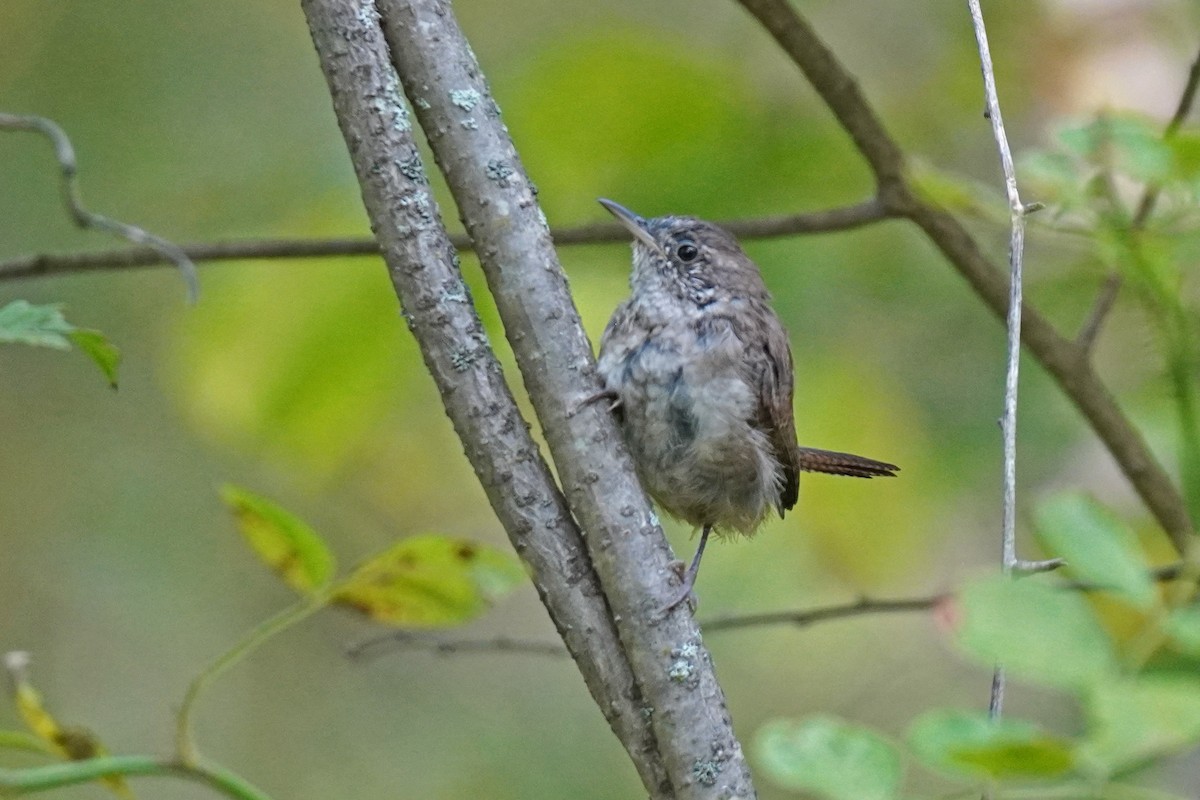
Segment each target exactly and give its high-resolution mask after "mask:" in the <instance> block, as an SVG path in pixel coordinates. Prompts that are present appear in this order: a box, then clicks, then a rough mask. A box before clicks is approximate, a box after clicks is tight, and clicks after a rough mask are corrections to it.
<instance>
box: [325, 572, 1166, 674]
mask: <svg viewBox="0 0 1200 800" xmlns="http://www.w3.org/2000/svg"><path fill="white" fill-rule="evenodd" d="M1025 563H1031V562H1025ZM1036 563H1041V564H1049V563H1054V564H1055V566H1062V561H1061V559H1054V560H1053V562H1036ZM1042 571H1043V572H1044V571H1046V570H1044V569H1043V570H1042ZM1182 571H1183V564H1182V563H1176V564H1168V565H1166V566H1162V567H1156V568H1155V569H1153V570H1151V571H1150V578H1151V579H1152V580H1154V581H1156V582H1159V583H1165V582H1167V581H1172V580H1175V579H1176V578H1178V577H1179V576H1180V574H1181V573H1182ZM1055 588H1057V589H1061V590H1063V591H1069V592H1107V591H1114V590H1113V588H1112V587H1111V586H1103V585H1101V584H1098V583H1092V582H1090V581H1079V580H1072V581H1063V582H1062V583H1060V584H1057V585H1056V586H1055ZM953 596H954V594H953V593H952V592H945V593H941V594H930V595H919V596H916V597H895V598H890V599H886V600H881V599H877V598H873V597H860V598H858V599H857V600H852V601H850V602H848V603H833V604H831V605H827V606H817V607H815V608H804V609H800V610H797V611H763V612H758V613H753V614H729V615H724V616H719V617H709V618H707V619H704V620H701V622H700V627H701V629H702V630H704V631H705V632H706V633H720V632H724V631H735V630H743V629H746V628H761V627H765V626H770V625H791V626H793V627H797V628H807V627H810V626H812V625H817V624H820V623H822V622H833V621H836V620H844V619H850V618H852V617H865V616H870V615H873V614H903V613H911V612H916V611H929V610H931V609H933V608H936V607H937V606H938V605H939V604H940V603H943V602H947V601H949V600H950V599H951V598H952V597H953ZM385 649H395V650H404V651H413V650H416V651H428V652H432V653H435V654H437V655H461V654H466V653H512V654H520V655H534V656H565V655H567V651H566V649H565V648H564V647H563V646H562V645H561V644H559V643H556V642H548V641H545V640H541V639H521V638H517V637H512V636H497V637H494V638H481V639H467V638H447V637H443V636H440V635H438V634H427V633H414V632H412V631H400V632H397V633H389V634H386V635H384V636H376V637H373V638H370V639H364V640H363V641H361V642H357V643H355V644H353V645H350V646H349V647H347V648H346V655H347V656H348V657H349V658H352V659H355V660H366V659H367V658H370V657H373V656H375V655H376V653H377V652H378V651H382V650H385Z"/></svg>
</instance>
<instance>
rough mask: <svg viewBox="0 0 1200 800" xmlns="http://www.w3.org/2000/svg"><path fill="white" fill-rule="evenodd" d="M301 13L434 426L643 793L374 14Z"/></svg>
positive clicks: (611, 654) (614, 679) (575, 537)
mask: <svg viewBox="0 0 1200 800" xmlns="http://www.w3.org/2000/svg"><path fill="white" fill-rule="evenodd" d="M302 5H303V8H304V12H305V14H306V15H307V17H308V22H309V28H310V30H311V32H312V37H313V42H314V44H315V45H316V49H317V53H318V55H319V56H320V59H321V67H322V70H323V71H324V73H325V77H326V80H327V82H328V84H329V88H330V92H331V94H332V96H333V106H334V110H335V112H336V114H337V118H338V123H339V125H340V127H341V129H342V134H343V137H344V138H345V140H346V145H347V147H348V148H349V150H350V156H351V160H352V161H353V163H354V168H355V172H356V173H357V175H358V179H359V185H360V188H361V190H362V196H363V204H364V205H365V206H366V209H367V213H368V215H369V216H370V218H371V222H372V226H373V228H374V229H375V232H376V236H377V237H378V239H379V245H380V247H381V249H382V251H383V255H384V259H385V261H386V262H387V266H388V271H389V273H390V275H391V278H392V283H393V285H394V286H395V289H396V293H397V295H398V296H399V297H400V300H401V302H402V304H403V306H404V309H405V315H406V318H407V320H408V323H409V327H410V328H411V330H412V332H413V334H414V335H415V336H416V338H417V341H418V343H419V344H420V347H421V353H422V356H423V358H424V359H425V364H426V366H427V367H428V369H429V371H430V373H431V374H432V375H433V378H434V381H435V382H436V383H437V386H438V390H439V392H440V393H441V397H442V402H443V403H444V405H445V407H446V412H447V414H448V415H449V417H450V419H451V422H452V423H453V424H454V428H455V431H456V432H457V433H458V435H459V437H460V438H461V439H462V442H463V446H464V449H465V451H466V454H467V457H468V458H469V459H470V461H471V465H472V466H473V467H474V469H475V473H476V475H477V476H478V477H479V480H480V482H481V483H482V485H483V488H484V490H485V492H486V493H487V496H488V499H489V501H490V502H491V504H492V507H493V508H494V509H495V511H496V514H497V516H498V517H499V518H500V521H501V523H502V524H503V525H504V528H505V530H506V531H507V532H508V535H509V537H510V539H511V540H512V542H513V545H514V547H515V548H516V549H517V552H518V553H520V555H521V557H522V558H523V559H524V560H525V562H526V564H528V565H529V567H530V569H531V571H532V573H533V581H534V585H535V586H536V587H537V590H538V593H539V594H540V595H541V597H542V600H543V602H544V603H545V605H546V608H547V609H548V610H549V612H550V616H551V618H552V619H553V620H554V623H555V625H556V626H557V628H558V631H559V633H560V634H561V635H562V637H563V640H564V642H565V643H566V646H567V648H568V649H569V650H570V652H571V653H572V655H573V656H574V658H575V660H576V663H577V664H578V665H579V668H580V671H581V672H582V673H583V677H584V680H585V681H586V682H587V685H588V688H589V690H590V691H591V692H592V696H593V697H594V698H595V700H596V702H597V704H598V705H599V706H600V708H601V710H602V711H603V713H604V715H605V716H606V717H607V719H608V721H609V724H610V725H611V726H612V728H613V730H614V732H615V733H616V734H617V736H618V737H619V738H620V739H621V741H622V742H623V743H624V744H625V747H626V749H627V750H628V751H629V753H630V756H631V758H632V759H633V760H634V762H635V765H636V766H637V769H638V771H639V773H640V774H641V776H642V779H643V781H644V782H646V783H647V785H649V786H656V785H659V784H662V783H663V782H664V781H665V775H664V772H663V768H662V764H661V761H660V759H659V758H658V755H657V751H656V748H655V746H654V741H653V735H652V730H651V728H650V726H649V725H648V723H647V720H646V718H645V715H644V713H643V701H642V699H641V697H640V693H639V690H638V687H637V684H636V683H635V681H634V679H633V673H632V671H631V668H630V665H629V662H628V660H627V659H626V656H625V653H624V650H623V648H622V646H621V643H620V641H619V639H618V637H617V632H616V629H615V627H614V625H613V622H612V616H611V614H610V613H609V611H608V608H607V606H606V604H605V600H604V595H603V593H602V591H601V589H600V586H599V584H598V582H597V580H596V575H595V573H594V572H593V570H592V568H591V565H590V563H589V560H588V556H587V551H586V549H585V547H584V544H583V541H582V538H581V536H580V531H579V529H578V527H577V526H576V525H575V522H574V520H573V519H572V517H571V513H570V510H569V509H568V507H567V504H566V501H565V500H564V498H563V496H562V494H561V493H560V492H559V491H558V489H557V487H556V485H555V483H554V481H553V478H552V475H551V472H550V469H549V467H548V466H547V464H546V463H545V462H544V461H543V459H542V457H541V455H540V453H539V452H538V448H537V446H536V445H535V444H534V442H533V440H532V439H531V437H530V435H529V431H528V429H527V426H526V424H525V421H524V420H523V419H522V417H521V415H520V413H519V411H518V409H517V405H516V403H515V401H514V399H513V397H512V394H511V392H510V391H509V388H508V386H507V384H506V383H505V382H504V378H503V375H502V373H501V369H500V366H499V364H498V363H497V361H496V357H495V355H494V353H493V352H492V349H491V346H490V344H489V343H488V340H487V337H486V335H485V333H484V330H483V326H482V324H481V323H480V320H479V317H478V316H477V314H476V312H475V307H474V305H473V303H472V300H471V297H470V294H469V292H468V290H467V286H466V284H465V283H464V282H463V279H462V276H461V274H460V273H459V270H458V259H457V256H456V254H455V250H454V247H453V245H452V244H451V242H450V240H449V238H448V237H447V234H446V231H445V228H444V226H443V224H442V221H441V218H440V215H439V211H438V208H437V205H436V203H435V202H434V200H433V197H432V194H431V192H430V190H429V186H428V181H427V180H426V177H425V173H424V169H423V166H422V164H421V159H420V156H419V153H418V150H417V147H416V144H415V142H414V140H413V135H412V130H411V127H410V121H409V118H408V114H407V111H406V109H405V107H404V101H403V98H402V96H401V94H400V86H399V83H398V81H397V78H396V74H395V71H394V69H393V67H392V64H391V62H390V59H389V57H388V52H387V46H386V43H385V42H384V39H383V34H382V32H381V31H380V29H379V21H378V16H377V14H376V11H375V7H374V6H373V5H372V3H371V0H304V2H303V3H302ZM653 793H654V796H655V797H670V795H669V793H665V792H657V791H655V792H653Z"/></svg>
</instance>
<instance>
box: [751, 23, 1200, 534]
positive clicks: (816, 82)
mask: <svg viewBox="0 0 1200 800" xmlns="http://www.w3.org/2000/svg"><path fill="white" fill-rule="evenodd" d="M739 2H740V3H741V5H742V6H743V7H745V8H746V10H747V11H749V12H750V13H751V14H752V15H754V17H755V18H756V19H758V21H759V22H760V23H762V25H763V27H765V28H766V29H767V31H768V32H769V33H770V34H771V35H772V36H773V37H774V38H775V40H776V42H777V43H778V44H779V45H780V47H782V48H783V50H784V51H785V52H786V53H787V55H788V56H789V57H790V58H791V59H792V61H793V62H795V64H796V65H797V66H798V67H799V68H800V70H801V71H802V72H803V73H804V75H805V76H806V77H807V78H808V80H809V82H810V83H811V84H812V85H813V88H814V89H816V91H817V93H818V94H819V95H820V96H821V99H822V100H824V101H825V103H826V104H827V105H828V106H829V108H830V109H831V110H832V111H833V113H834V115H835V116H836V117H837V119H838V122H839V123H841V125H842V127H843V128H844V129H845V130H846V132H847V133H848V134H850V137H851V138H852V139H853V140H854V144H855V146H856V147H858V149H859V152H860V153H861V154H862V155H863V157H864V158H865V159H866V160H867V162H868V163H869V164H870V165H871V168H872V170H873V171H874V172H875V177H876V180H877V181H878V183H879V197H880V200H881V201H882V202H883V203H884V204H885V205H886V206H887V207H888V209H889V210H890V211H891V212H892V213H894V214H897V215H899V216H904V217H907V218H908V219H910V220H912V221H913V222H914V223H916V225H917V226H918V227H919V228H920V229H921V230H922V231H924V232H925V235H926V236H927V237H929V240H930V241H931V242H932V243H933V244H934V246H936V247H937V248H938V249H939V250H940V251H941V252H942V255H944V256H945V257H946V259H947V260H948V261H949V262H950V264H951V266H953V267H954V268H955V270H957V271H958V273H959V274H960V275H962V277H963V278H965V279H966V281H967V283H968V284H970V286H971V288H972V289H973V290H974V291H975V293H976V294H977V295H978V296H979V298H980V299H981V300H983V302H984V303H985V304H986V305H987V306H988V308H990V309H991V310H992V312H993V313H994V314H996V316H998V317H999V318H1000V319H1004V318H1005V317H1006V316H1007V313H1008V304H1009V303H1008V300H1009V298H1008V281H1007V280H1006V278H1005V275H1004V274H1003V273H1002V272H1001V271H1000V270H999V269H997V268H996V266H995V265H994V264H992V262H991V261H990V260H989V259H988V258H987V256H985V255H984V254H983V253H982V251H981V250H980V249H979V245H978V244H977V243H976V242H975V240H974V239H973V238H972V237H971V235H970V234H969V233H968V232H967V230H966V229H965V228H964V227H963V226H962V224H961V223H960V222H959V221H958V220H957V219H956V218H955V217H954V216H953V215H951V214H949V213H948V212H946V211H945V210H943V209H941V208H939V207H937V206H935V205H933V204H931V203H929V202H928V201H926V200H924V199H921V198H919V197H917V195H916V193H915V192H914V191H913V190H912V188H911V187H910V186H909V185H908V183H907V180H906V178H905V176H904V168H903V156H902V154H901V151H900V149H899V147H898V146H897V145H896V143H895V141H894V140H893V139H892V138H891V135H890V134H888V132H887V130H886V129H885V128H884V127H883V124H882V123H881V122H880V121H879V118H878V117H877V116H876V115H875V113H874V111H873V110H872V109H871V107H870V106H869V105H868V104H867V102H866V100H865V99H864V97H863V95H862V92H861V91H860V90H859V89H858V86H857V84H856V83H855V82H854V79H853V78H852V77H851V75H850V74H849V72H847V71H846V69H845V67H843V66H842V64H841V63H840V62H839V61H838V60H837V58H836V57H835V56H834V54H833V53H832V52H831V51H830V50H829V49H828V48H827V47H825V45H824V43H823V42H821V40H820V39H819V38H818V37H817V35H816V33H815V32H814V31H813V30H812V28H810V27H809V25H808V23H807V22H805V21H804V20H803V19H802V18H801V17H800V16H799V15H798V14H797V13H796V11H795V9H794V8H793V7H792V6H791V5H789V4H788V3H787V2H786V0H739ZM1022 320H1023V323H1022V330H1021V338H1022V341H1023V342H1024V344H1025V347H1026V348H1028V350H1029V352H1030V353H1031V354H1032V355H1033V356H1034V358H1036V359H1037V361H1038V362H1039V363H1040V364H1041V365H1042V366H1043V367H1044V368H1045V369H1046V371H1047V372H1049V373H1050V375H1051V377H1053V378H1054V380H1055V381H1056V382H1057V383H1058V384H1059V386H1060V387H1061V388H1062V390H1063V391H1064V392H1065V393H1066V394H1067V396H1068V397H1070V398H1071V401H1072V402H1073V403H1074V404H1075V407H1076V408H1078V409H1079V411H1080V413H1082V414H1083V416H1084V418H1085V419H1086V420H1087V421H1088V424H1090V425H1091V427H1092V429H1093V430H1095V431H1096V434H1097V435H1098V436H1099V437H1100V439H1101V441H1103V442H1104V444H1105V446H1106V447H1107V448H1108V450H1109V452H1110V453H1111V454H1112V456H1113V458H1114V459H1115V460H1116V462H1117V465H1118V466H1119V467H1120V468H1121V471H1122V472H1124V473H1125V476H1126V477H1127V478H1128V479H1129V481H1130V483H1132V484H1133V487H1134V489H1135V490H1136V491H1137V493H1138V495H1139V496H1140V497H1141V498H1142V502H1144V503H1145V504H1146V507H1147V508H1148V509H1149V510H1150V513H1151V514H1152V515H1153V516H1154V518H1155V519H1156V520H1157V521H1158V524H1159V525H1161V526H1162V528H1163V530H1164V531H1166V533H1167V535H1168V536H1169V537H1170V539H1171V542H1172V543H1173V544H1174V545H1175V548H1176V550H1178V552H1180V553H1182V552H1184V550H1185V549H1186V547H1187V542H1188V541H1189V539H1190V538H1191V537H1192V536H1193V535H1194V530H1193V528H1192V523H1191V520H1190V519H1189V517H1188V514H1187V508H1186V506H1185V505H1184V502H1183V498H1182V497H1181V496H1180V494H1179V491H1178V489H1177V488H1176V487H1175V485H1174V483H1173V482H1172V481H1171V479H1170V477H1169V476H1168V475H1167V473H1166V471H1165V470H1164V469H1163V468H1162V465H1160V464H1159V463H1158V461H1157V460H1156V459H1155V457H1154V455H1153V454H1152V453H1151V452H1150V449H1149V448H1148V447H1147V446H1146V443H1145V441H1144V440H1143V439H1142V437H1141V434H1140V433H1138V431H1137V429H1135V428H1134V427H1133V426H1132V425H1131V424H1130V422H1129V420H1128V419H1126V418H1125V416H1124V414H1122V413H1121V410H1120V408H1119V407H1118V406H1117V404H1116V402H1115V401H1114V400H1113V397H1112V395H1111V394H1109V392H1108V389H1107V387H1105V385H1104V383H1103V382H1102V381H1101V380H1100V378H1099V377H1098V376H1097V375H1096V373H1095V371H1094V370H1093V369H1092V367H1091V365H1090V364H1089V363H1088V359H1087V353H1086V352H1085V351H1084V350H1083V349H1082V348H1080V347H1079V346H1078V345H1077V344H1075V343H1074V342H1072V341H1070V340H1068V339H1065V338H1064V337H1063V336H1062V335H1061V334H1059V333H1058V331H1056V330H1055V329H1054V327H1053V326H1052V325H1051V324H1050V323H1049V322H1048V321H1047V320H1046V319H1045V317H1043V316H1042V315H1041V314H1040V313H1038V312H1037V310H1036V309H1034V308H1032V307H1031V306H1030V305H1029V304H1028V303H1025V304H1024V308H1023V311H1022Z"/></svg>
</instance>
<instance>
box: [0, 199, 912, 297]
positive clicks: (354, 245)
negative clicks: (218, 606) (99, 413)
mask: <svg viewBox="0 0 1200 800" xmlns="http://www.w3.org/2000/svg"><path fill="white" fill-rule="evenodd" d="M888 216H889V213H888V211H887V209H885V208H884V206H883V204H882V203H880V202H879V201H878V200H876V199H875V198H873V197H872V198H870V199H868V200H864V201H863V202H861V203H856V204H855V205H852V206H844V207H842V208H831V209H828V210H826V211H812V212H809V213H805V214H779V215H777V216H769V217H753V218H750V219H734V220H728V221H726V222H722V223H720V224H721V225H722V227H724V228H726V229H727V230H729V232H730V233H732V234H733V235H735V236H737V237H738V238H739V239H765V238H770V237H775V236H795V235H798V234H808V233H828V232H832V231H845V230H851V229H853V228H860V227H862V226H864V225H869V224H871V223H872V222H878V221H880V220H883V219H887V218H888ZM550 234H551V236H552V237H553V238H554V243H555V244H557V245H574V244H601V243H605V242H621V243H623V244H624V243H626V242H627V241H628V239H629V231H627V230H626V229H625V228H623V227H622V226H620V225H618V224H617V223H611V222H610V223H595V224H591V225H577V226H574V227H570V228H558V229H555V230H552V231H551V232H550ZM450 241H451V242H453V243H454V246H455V247H456V248H457V249H459V250H470V249H471V240H470V239H469V238H468V237H467V236H466V235H465V234H451V235H450ZM180 250H181V251H182V252H183V253H184V254H186V255H187V256H188V257H189V258H191V259H192V260H193V261H247V260H262V259H277V258H329V257H333V256H377V255H379V243H378V242H376V241H375V240H374V239H372V238H370V237H365V236H364V237H357V238H340V239H245V240H242V241H232V242H211V243H198V244H190V245H183V246H181V247H180ZM166 263H169V262H168V259H167V258H166V256H164V255H163V254H162V253H160V252H158V251H156V250H153V249H152V248H148V247H126V248H122V249H117V250H104V251H100V252H94V253H60V254H54V253H42V254H35V255H28V256H18V257H17V258H11V259H9V260H7V261H0V280H5V279H14V278H34V277H41V276H46V275H62V274H66V273H75V272H90V271H92V270H112V269H134V268H138V267H154V266H159V265H161V264H166Z"/></svg>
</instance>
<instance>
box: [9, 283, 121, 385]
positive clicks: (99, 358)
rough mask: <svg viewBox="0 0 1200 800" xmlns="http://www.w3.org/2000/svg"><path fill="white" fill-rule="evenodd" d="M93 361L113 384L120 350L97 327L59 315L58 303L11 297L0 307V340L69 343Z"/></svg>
mask: <svg viewBox="0 0 1200 800" xmlns="http://www.w3.org/2000/svg"><path fill="white" fill-rule="evenodd" d="M72 342H74V343H75V346H76V347H78V348H79V349H80V350H82V351H83V352H84V354H85V355H86V356H87V357H88V358H90V359H92V361H94V362H96V366H98V367H100V371H101V372H103V373H104V377H105V378H107V379H108V383H109V385H110V386H112V387H113V388H114V389H115V388H116V386H117V364H118V363H119V362H120V360H121V353H120V351H119V350H117V348H116V347H114V346H113V344H112V342H110V341H109V340H108V338H107V337H106V336H105V335H104V334H102V333H100V331H92V330H84V329H82V328H76V327H75V326H74V325H72V324H71V323H69V322H67V320H66V318H65V317H63V315H62V306H58V305H45V306H35V305H32V304H30V303H28V302H26V301H25V300H14V301H12V302H11V303H9V304H8V305H6V306H5V307H4V308H0V344H30V345H34V346H36V347H53V348H54V349H55V350H69V349H71V343H72Z"/></svg>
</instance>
